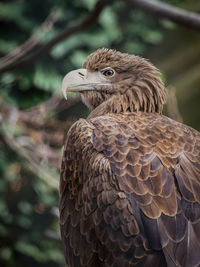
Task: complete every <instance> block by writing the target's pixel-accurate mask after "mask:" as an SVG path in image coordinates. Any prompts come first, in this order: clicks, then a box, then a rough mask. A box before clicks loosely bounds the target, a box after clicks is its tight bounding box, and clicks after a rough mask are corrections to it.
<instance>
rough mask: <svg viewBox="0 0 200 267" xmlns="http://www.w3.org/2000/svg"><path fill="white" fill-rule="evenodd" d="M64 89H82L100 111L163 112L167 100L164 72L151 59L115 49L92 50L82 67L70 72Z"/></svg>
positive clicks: (64, 90) (84, 97) (87, 102)
mask: <svg viewBox="0 0 200 267" xmlns="http://www.w3.org/2000/svg"><path fill="white" fill-rule="evenodd" d="M62 91H63V94H64V96H65V98H67V96H66V95H67V92H80V93H81V97H82V100H83V102H84V103H85V104H86V105H87V106H88V107H89V108H90V109H92V110H94V109H95V110H96V112H95V113H96V115H98V114H99V115H102V114H104V113H109V112H114V113H120V112H134V111H144V112H158V113H161V112H162V107H163V104H164V103H165V92H164V84H163V82H162V80H161V79H160V72H159V71H158V69H157V68H156V67H155V66H153V65H152V64H151V63H150V62H149V61H147V60H146V59H144V58H141V57H139V56H136V55H129V54H126V53H121V52H119V51H116V50H112V49H106V48H102V49H98V50H97V51H95V52H94V53H92V54H90V55H89V56H88V58H87V60H86V61H85V63H84V64H83V68H82V69H78V70H74V71H71V72H69V73H68V74H67V75H66V76H65V77H64V79H63V83H62Z"/></svg>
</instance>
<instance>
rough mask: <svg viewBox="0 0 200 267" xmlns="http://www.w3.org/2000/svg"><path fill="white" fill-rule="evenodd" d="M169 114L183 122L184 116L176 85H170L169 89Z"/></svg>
mask: <svg viewBox="0 0 200 267" xmlns="http://www.w3.org/2000/svg"><path fill="white" fill-rule="evenodd" d="M167 114H168V116H169V117H170V118H172V119H174V120H176V121H179V122H183V118H182V117H181V114H180V112H179V108H178V102H177V98H176V90H175V88H174V87H169V88H168V90H167Z"/></svg>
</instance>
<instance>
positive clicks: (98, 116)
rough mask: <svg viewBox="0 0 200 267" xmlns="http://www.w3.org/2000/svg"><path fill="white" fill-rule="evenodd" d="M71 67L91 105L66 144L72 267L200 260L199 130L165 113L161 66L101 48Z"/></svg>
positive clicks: (63, 198)
mask: <svg viewBox="0 0 200 267" xmlns="http://www.w3.org/2000/svg"><path fill="white" fill-rule="evenodd" d="M83 66H84V69H80V70H77V71H76V72H73V73H70V74H68V75H67V76H66V77H65V79H64V81H63V92H64V94H65V95H66V91H80V92H81V95H82V98H83V101H84V102H85V103H86V104H87V105H88V106H89V107H90V108H92V109H93V110H92V112H91V114H90V116H89V117H88V118H87V119H86V120H85V119H80V120H79V121H77V122H76V123H74V124H73V126H72V127H71V129H70V130H69V132H68V134H67V139H66V142H65V145H64V152H63V159H62V167H61V181H60V203H59V205H60V224H61V235H62V240H63V244H64V248H65V257H66V262H67V264H68V265H69V266H73V267H78V266H87V267H96V266H113V267H128V266H140V267H142V266H153V267H158V266H159V267H164V266H170V267H173V266H181V267H194V266H200V204H199V203H200V134H199V132H197V131H195V130H194V129H192V128H191V127H188V126H186V125H183V124H181V123H178V122H176V121H174V120H171V119H169V118H167V117H165V116H163V115H161V113H162V106H163V104H164V102H165V94H164V86H163V83H162V82H161V79H160V77H159V72H158V70H157V69H156V68H155V67H154V66H153V65H152V64H151V63H150V62H148V61H146V60H145V59H142V58H140V57H137V56H134V55H128V54H123V53H120V52H117V51H113V50H108V49H100V50H97V51H96V52H94V53H93V54H91V55H90V56H89V57H88V59H87V61H86V62H85V63H84V65H83Z"/></svg>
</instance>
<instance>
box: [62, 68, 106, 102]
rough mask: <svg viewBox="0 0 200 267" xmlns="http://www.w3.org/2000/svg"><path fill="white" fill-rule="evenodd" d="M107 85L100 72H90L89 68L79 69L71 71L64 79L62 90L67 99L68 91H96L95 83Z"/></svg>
mask: <svg viewBox="0 0 200 267" xmlns="http://www.w3.org/2000/svg"><path fill="white" fill-rule="evenodd" d="M97 84H98V85H107V84H108V83H105V81H102V79H101V77H100V76H99V73H98V72H88V71H87V69H78V70H73V71H71V72H69V73H68V74H67V75H66V76H65V77H64V79H63V82H62V92H63V95H64V97H65V99H67V92H83V91H94V90H96V89H95V85H97Z"/></svg>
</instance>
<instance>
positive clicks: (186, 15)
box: [0, 0, 200, 73]
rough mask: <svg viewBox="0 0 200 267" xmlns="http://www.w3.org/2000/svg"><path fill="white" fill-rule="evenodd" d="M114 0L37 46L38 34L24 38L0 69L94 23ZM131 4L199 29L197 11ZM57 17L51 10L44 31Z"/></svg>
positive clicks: (20, 64)
mask: <svg viewBox="0 0 200 267" xmlns="http://www.w3.org/2000/svg"><path fill="white" fill-rule="evenodd" d="M113 2H114V0H99V1H98V2H97V3H96V5H95V7H94V9H93V10H92V11H91V12H90V13H89V15H88V16H87V17H86V18H85V19H84V20H82V21H75V22H72V23H70V24H69V25H67V26H66V27H65V28H64V29H63V30H61V32H59V33H58V34H57V35H56V36H55V37H53V38H52V39H51V40H50V41H49V42H47V43H46V44H43V45H41V46H38V44H39V43H40V41H41V38H38V37H36V36H35V35H34V36H33V37H31V38H30V39H29V40H28V41H26V42H25V43H24V44H23V45H21V46H20V47H18V48H16V49H15V50H14V51H12V52H11V53H10V54H9V55H7V56H5V57H3V58H2V59H0V73H3V72H5V71H10V70H13V69H16V68H24V67H25V66H27V65H29V64H31V63H33V62H34V61H35V60H36V59H38V58H40V57H42V56H45V55H46V54H48V53H49V51H50V50H51V49H52V48H53V47H54V46H55V45H56V44H58V43H59V42H61V41H62V40H64V39H67V38H69V37H70V36H71V35H72V34H75V33H78V32H80V31H82V30H85V29H87V28H89V27H91V26H92V25H94V24H95V23H96V22H97V20H98V18H99V16H100V14H101V12H102V11H103V10H104V8H105V7H106V6H108V5H110V4H112V3H113ZM127 2H129V3H131V4H132V5H133V6H134V7H136V8H139V9H141V10H143V11H144V12H146V13H149V14H152V15H154V16H157V17H161V18H166V19H168V20H171V21H173V22H175V23H178V24H180V25H184V26H188V27H190V28H193V29H196V30H200V15H199V14H196V13H193V12H189V11H185V10H182V9H181V8H177V7H174V6H170V5H168V4H164V3H161V2H157V1H154V0H128V1H127ZM57 17H58V14H57V13H52V14H50V15H49V17H48V18H47V19H46V21H45V22H44V23H43V24H42V26H41V28H44V31H48V30H49V29H50V28H51V27H52V25H53V24H54V22H55V21H56V19H57Z"/></svg>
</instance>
